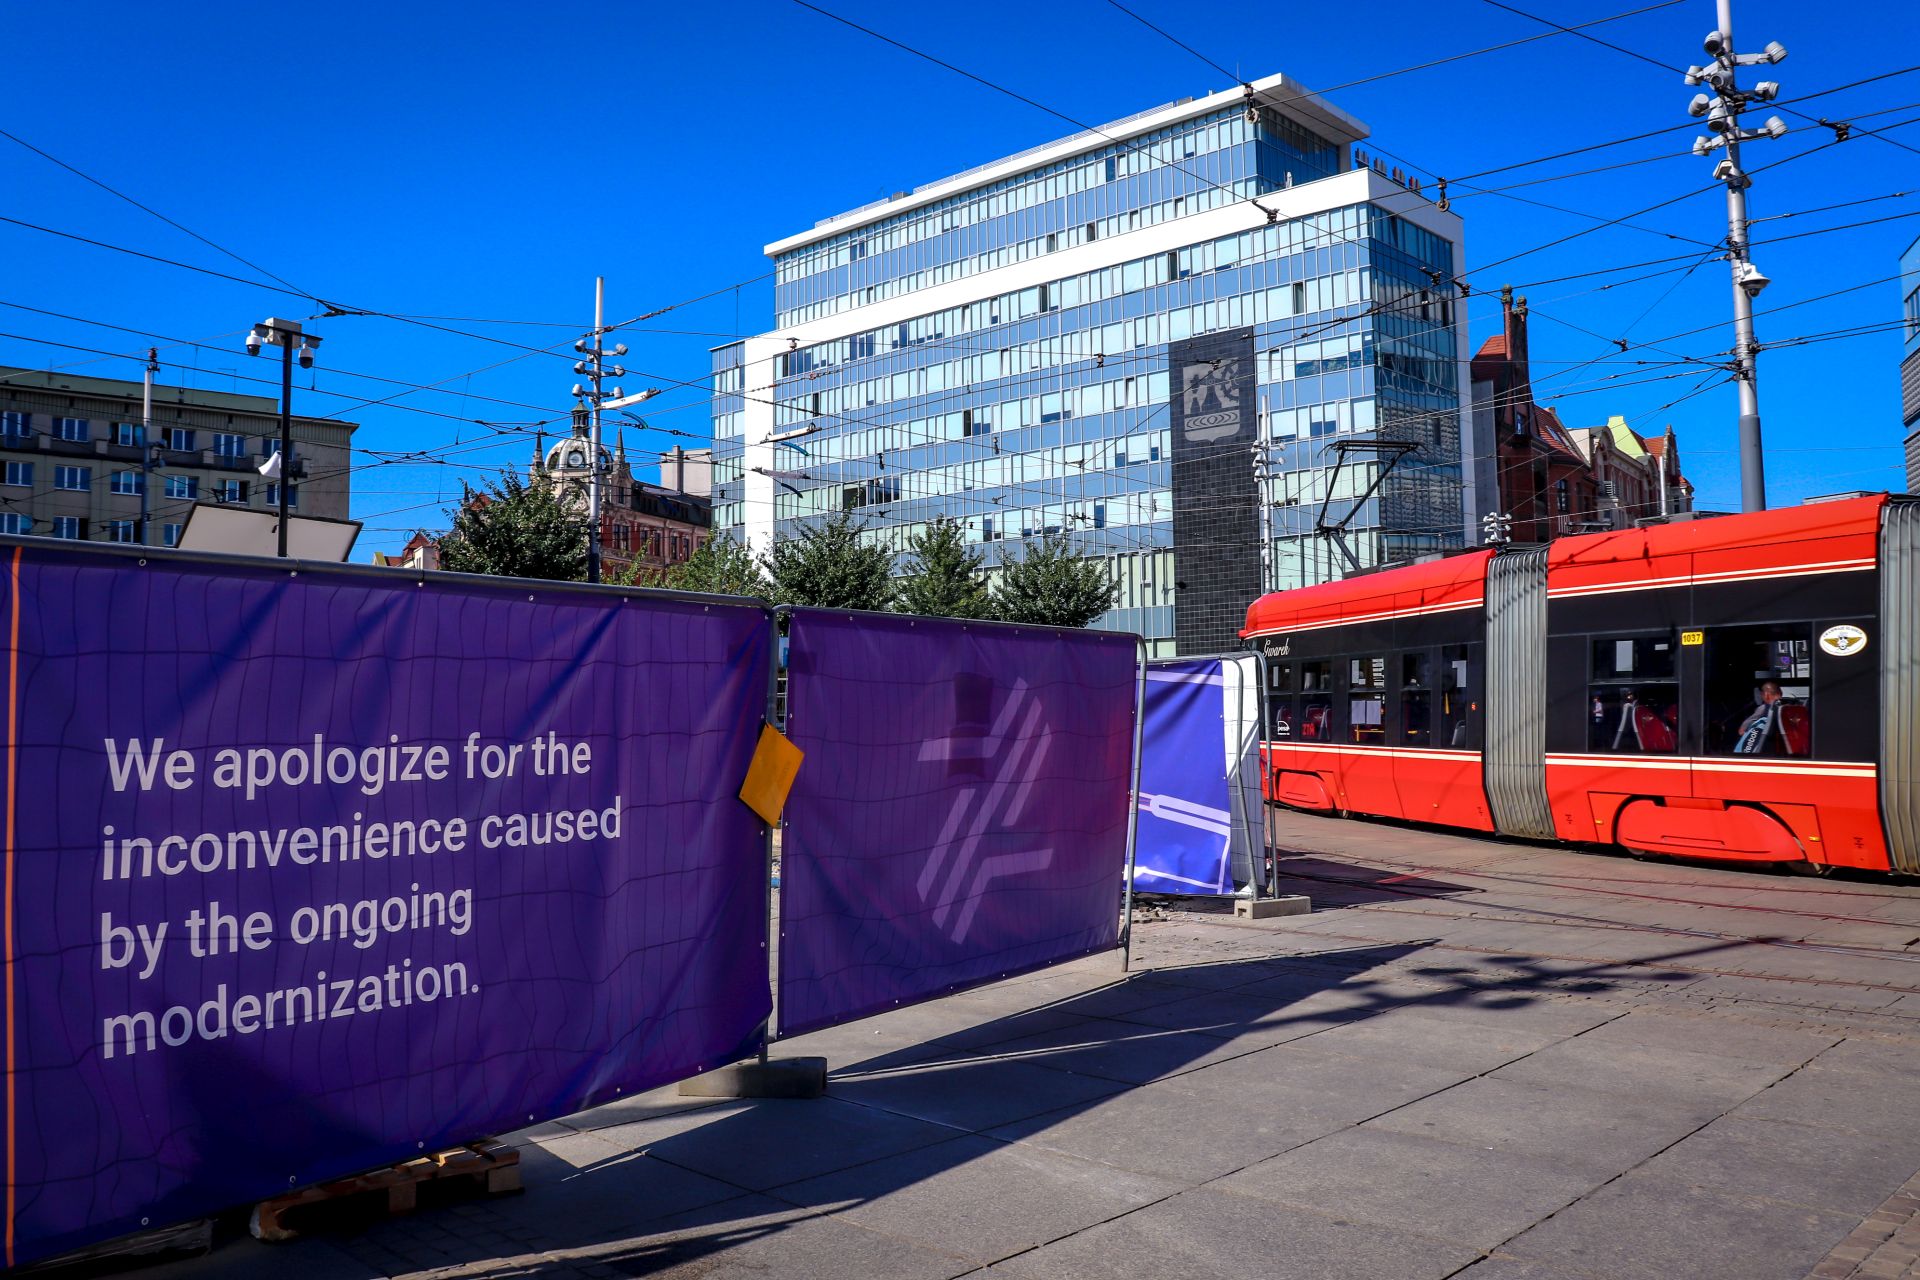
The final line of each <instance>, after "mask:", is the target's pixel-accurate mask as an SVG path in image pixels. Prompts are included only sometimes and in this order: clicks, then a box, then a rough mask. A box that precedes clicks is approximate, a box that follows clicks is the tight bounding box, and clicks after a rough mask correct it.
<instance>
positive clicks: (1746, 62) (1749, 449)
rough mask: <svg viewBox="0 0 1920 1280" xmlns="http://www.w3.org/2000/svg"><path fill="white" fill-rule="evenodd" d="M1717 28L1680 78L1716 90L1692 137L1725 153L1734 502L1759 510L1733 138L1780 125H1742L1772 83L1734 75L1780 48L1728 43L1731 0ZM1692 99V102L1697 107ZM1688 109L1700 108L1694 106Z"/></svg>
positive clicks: (1761, 477) (1742, 208)
mask: <svg viewBox="0 0 1920 1280" xmlns="http://www.w3.org/2000/svg"><path fill="white" fill-rule="evenodd" d="M1717 8H1718V16H1719V19H1720V26H1719V29H1718V30H1717V31H1716V32H1715V33H1714V34H1713V35H1711V36H1709V37H1708V38H1707V44H1708V49H1707V51H1708V53H1709V54H1711V55H1712V56H1713V59H1714V61H1713V62H1712V63H1709V64H1708V65H1707V66H1705V67H1695V68H1693V69H1692V70H1691V71H1689V72H1688V74H1687V83H1689V84H1699V83H1703V82H1704V83H1706V84H1708V85H1709V86H1710V87H1711V88H1712V89H1713V91H1714V93H1715V94H1716V95H1717V96H1718V98H1719V101H1718V102H1717V103H1715V104H1714V106H1713V108H1712V114H1714V115H1715V116H1716V117H1717V119H1718V120H1719V125H1716V126H1715V127H1716V128H1719V127H1720V125H1724V129H1722V130H1721V132H1720V133H1719V135H1718V136H1717V137H1714V138H1701V139H1699V141H1698V142H1696V143H1695V145H1694V151H1695V153H1696V154H1699V155H1708V154H1710V153H1711V152H1712V151H1714V150H1715V149H1717V148H1719V147H1722V146H1724V147H1725V148H1726V151H1727V154H1726V158H1725V159H1724V160H1721V161H1720V162H1719V163H1718V164H1717V165H1716V166H1715V168H1714V176H1715V177H1717V178H1720V179H1721V180H1722V181H1724V182H1725V183H1726V184H1727V263H1728V266H1729V267H1730V269H1731V271H1732V275H1733V324H1734V349H1733V356H1734V380H1735V384H1736V385H1737V387H1738V388H1739V393H1740V432H1739V435H1740V509H1741V510H1742V511H1764V510H1766V508H1767V478H1766V466H1765V461H1764V457H1763V454H1762V451H1761V444H1760V389H1759V381H1758V373H1757V370H1756V360H1755V357H1756V356H1757V355H1758V354H1759V351H1760V343H1759V341H1758V340H1757V339H1756V338H1755V337H1754V333H1753V300H1754V297H1755V296H1756V295H1757V294H1758V293H1759V289H1758V288H1755V287H1754V283H1755V280H1756V278H1757V279H1758V281H1759V283H1760V284H1762V285H1764V284H1765V277H1764V276H1761V275H1760V273H1759V272H1758V271H1757V270H1756V269H1755V268H1754V266H1753V260H1752V256H1751V254H1750V248H1751V242H1750V240H1749V227H1748V223H1747V188H1748V187H1750V186H1752V185H1753V180H1752V179H1751V178H1749V177H1748V176H1747V174H1746V171H1745V170H1744V169H1742V168H1741V167H1740V144H1741V143H1742V142H1748V141H1752V140H1754V139H1757V138H1767V137H1778V136H1779V135H1780V134H1781V133H1784V132H1786V126H1785V125H1784V124H1783V123H1781V121H1780V118H1779V117H1778V116H1775V117H1774V118H1773V119H1771V120H1769V121H1768V122H1767V128H1765V129H1742V128H1741V127H1740V112H1741V111H1742V110H1744V109H1745V108H1746V107H1747V106H1748V105H1750V104H1751V103H1753V102H1764V101H1768V100H1769V99H1770V98H1771V96H1772V93H1774V92H1777V89H1778V86H1773V85H1766V84H1763V85H1761V86H1760V89H1759V91H1758V92H1753V91H1747V92H1743V91H1742V90H1741V89H1740V88H1739V87H1738V85H1737V84H1736V83H1735V80H1734V77H1735V72H1736V71H1737V69H1738V68H1739V67H1742V66H1752V65H1755V64H1757V63H1770V62H1777V61H1779V60H1780V58H1783V57H1785V56H1786V51H1785V50H1784V49H1781V48H1780V47H1779V46H1778V45H1769V46H1768V50H1769V51H1768V52H1767V53H1762V54H1749V55H1745V56H1742V55H1740V54H1737V53H1735V52H1734V47H1733V0H1717ZM1698 105H1699V104H1698V103H1696V108H1697V107H1698ZM1695 114H1701V112H1700V111H1699V110H1697V109H1696V111H1695Z"/></svg>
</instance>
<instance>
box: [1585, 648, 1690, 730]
mask: <svg viewBox="0 0 1920 1280" xmlns="http://www.w3.org/2000/svg"><path fill="white" fill-rule="evenodd" d="M1592 655H1593V666H1592V675H1591V678H1590V680H1589V683H1588V686H1587V721H1588V728H1587V735H1588V745H1589V747H1590V748H1591V749H1592V750H1594V751H1605V752H1626V753H1639V754H1647V755H1672V754H1673V753H1674V751H1675V749H1676V746H1677V742H1678V738H1679V731H1680V718H1679V712H1680V699H1679V692H1680V687H1679V684H1678V683H1677V682H1676V680H1675V676H1674V644H1673V633H1672V632H1670V631H1662V632H1654V633H1651V634H1643V635H1633V636H1596V637H1594V640H1593V647H1592Z"/></svg>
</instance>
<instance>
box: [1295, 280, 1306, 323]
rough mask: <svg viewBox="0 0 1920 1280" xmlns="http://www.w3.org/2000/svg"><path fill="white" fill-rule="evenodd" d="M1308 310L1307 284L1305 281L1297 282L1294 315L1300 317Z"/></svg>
mask: <svg viewBox="0 0 1920 1280" xmlns="http://www.w3.org/2000/svg"><path fill="white" fill-rule="evenodd" d="M1306 309H1307V282H1306V281H1305V280H1295V281H1294V282H1293V314H1295V315H1299V314H1301V313H1302V312H1304V311H1305V310H1306Z"/></svg>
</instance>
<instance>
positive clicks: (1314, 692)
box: [1294, 662, 1333, 742]
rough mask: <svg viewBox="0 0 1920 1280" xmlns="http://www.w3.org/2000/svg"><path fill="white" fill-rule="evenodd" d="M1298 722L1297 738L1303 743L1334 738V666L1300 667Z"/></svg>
mask: <svg viewBox="0 0 1920 1280" xmlns="http://www.w3.org/2000/svg"><path fill="white" fill-rule="evenodd" d="M1298 683H1299V690H1300V692H1299V694H1298V696H1297V697H1296V698H1295V703H1296V707H1295V710H1296V714H1297V717H1298V718H1297V719H1296V721H1295V723H1294V737H1296V738H1298V739H1299V740H1300V741H1302V742H1326V741H1328V740H1330V739H1331V738H1332V737H1333V723H1332V721H1333V664H1332V663H1331V662H1303V663H1301V664H1300V678H1299V682H1298Z"/></svg>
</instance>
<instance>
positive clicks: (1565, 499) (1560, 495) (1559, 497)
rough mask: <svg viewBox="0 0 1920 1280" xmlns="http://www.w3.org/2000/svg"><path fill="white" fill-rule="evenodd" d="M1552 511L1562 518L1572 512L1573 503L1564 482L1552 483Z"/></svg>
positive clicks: (1556, 481)
mask: <svg viewBox="0 0 1920 1280" xmlns="http://www.w3.org/2000/svg"><path fill="white" fill-rule="evenodd" d="M1553 509H1554V510H1555V511H1557V512H1559V513H1560V514H1561V515H1563V516H1564V515H1566V514H1567V513H1568V512H1570V511H1572V510H1573V501H1572V498H1571V496H1570V494H1569V492H1568V489H1567V482H1566V481H1565V480H1555V481H1554V482H1553Z"/></svg>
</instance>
